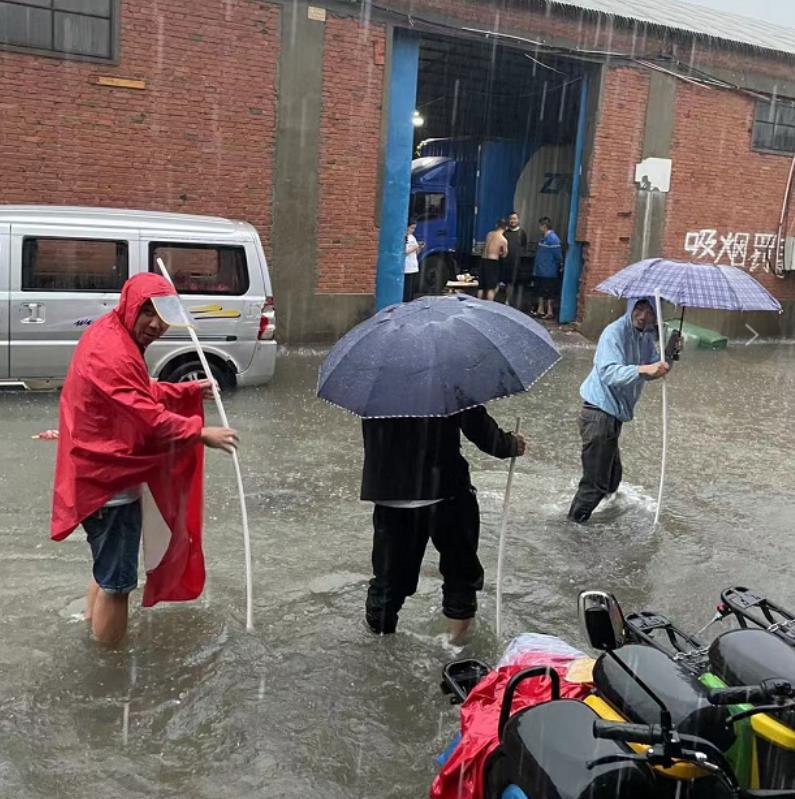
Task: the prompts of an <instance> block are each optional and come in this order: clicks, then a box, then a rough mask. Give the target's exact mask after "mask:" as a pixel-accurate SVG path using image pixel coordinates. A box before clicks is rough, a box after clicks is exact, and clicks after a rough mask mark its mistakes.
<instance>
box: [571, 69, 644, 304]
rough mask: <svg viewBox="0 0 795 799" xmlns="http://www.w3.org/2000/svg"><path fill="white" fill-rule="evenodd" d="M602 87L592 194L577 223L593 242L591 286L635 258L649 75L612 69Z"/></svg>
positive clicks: (588, 255) (587, 281)
mask: <svg viewBox="0 0 795 799" xmlns="http://www.w3.org/2000/svg"><path fill="white" fill-rule="evenodd" d="M602 91H603V94H602V96H601V98H600V101H599V106H600V117H599V121H598V126H597V128H596V137H595V141H594V149H593V156H592V158H591V165H590V170H589V172H588V176H587V178H588V179H587V188H588V194H587V196H585V197H583V199H582V201H581V203H580V216H579V220H578V222H579V224H578V229H577V239H578V240H579V241H584V242H587V245H588V246H587V247H585V250H584V261H585V268H584V276H583V288H584V291H585V292H589V291H591V290H592V289H593V287H594V286H595V285H596V284H597V283H599V282H600V281H601V280H604V279H605V278H606V277H609V276H610V275H612V274H613V273H614V272H615V271H616V270H617V269H620V268H621V267H623V266H626V265H627V264H628V263H629V257H630V246H631V238H632V231H633V227H634V224H635V220H634V213H635V197H636V194H637V191H636V187H635V183H634V181H635V164H636V163H637V162H638V161H639V160H640V156H641V148H642V145H643V134H644V129H645V125H646V103H647V100H648V96H649V76H648V74H647V73H646V72H643V71H641V70H638V69H629V68H618V69H611V70H610V71H609V72H608V73H607V77H606V79H605V81H604V85H603V87H602ZM583 293H584V292H583Z"/></svg>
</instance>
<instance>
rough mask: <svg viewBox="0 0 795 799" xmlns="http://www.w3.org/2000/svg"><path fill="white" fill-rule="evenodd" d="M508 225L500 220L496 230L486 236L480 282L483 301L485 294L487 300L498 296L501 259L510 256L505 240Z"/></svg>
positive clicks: (479, 291)
mask: <svg viewBox="0 0 795 799" xmlns="http://www.w3.org/2000/svg"><path fill="white" fill-rule="evenodd" d="M507 227H508V223H507V222H506V221H505V220H504V219H498V220H497V225H496V227H495V228H494V230H492V231H490V232H489V234H488V235H487V236H486V244H485V245H484V247H483V256H482V257H481V259H480V280H479V286H478V297H479V298H480V299H483V295H484V293H485V296H486V299H487V300H493V299H494V297H495V296H496V295H497V286H498V285H499V282H500V259H501V258H505V256H506V255H507V254H508V239H506V238H505V229H506V228H507Z"/></svg>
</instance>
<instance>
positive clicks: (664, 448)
mask: <svg viewBox="0 0 795 799" xmlns="http://www.w3.org/2000/svg"><path fill="white" fill-rule="evenodd" d="M654 301H655V304H656V306H657V331H658V333H659V336H660V360H661V361H662V360H665V326H664V324H663V318H662V302H661V300H660V290H659V289H655V290H654ZM667 389H668V385H667V383H666V382H665V378H664V377H663V382H662V463H661V464H660V490H659V491H658V492H657V510H656V512H655V514H654V526H655V527H657V524H658V522H659V521H660V511H661V510H662V498H663V488H664V486H665V461H666V458H667V456H668V390H667Z"/></svg>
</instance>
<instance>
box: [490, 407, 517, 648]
mask: <svg viewBox="0 0 795 799" xmlns="http://www.w3.org/2000/svg"><path fill="white" fill-rule="evenodd" d="M521 423H522V420H521V418H520V417H518V416H517V417H516V427H515V428H514V435H515V436H517V435H519V427H520V425H521ZM515 467H516V455H514V456H513V457H512V458H511V465H510V467H509V468H508V482H507V483H506V484H505V499H504V500H503V503H502V518H501V519H500V540H499V545H498V547H497V620H496V629H497V637H498V638H499V637H500V636H501V635H502V563H503V556H504V554H505V530H506V528H507V526H508V505H509V504H510V502H511V485H512V483H513V473H514V469H515Z"/></svg>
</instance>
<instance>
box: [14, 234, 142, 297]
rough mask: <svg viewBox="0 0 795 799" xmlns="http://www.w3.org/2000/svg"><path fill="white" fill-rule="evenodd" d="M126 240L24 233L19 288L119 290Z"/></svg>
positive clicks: (125, 268)
mask: <svg viewBox="0 0 795 799" xmlns="http://www.w3.org/2000/svg"><path fill="white" fill-rule="evenodd" d="M127 250H128V247H127V242H126V241H112V240H109V239H61V238H44V237H41V238H38V237H28V236H26V237H25V238H24V239H23V241H22V290H23V291H99V292H108V291H113V292H115V291H121V287H122V285H123V284H124V281H125V280H127V273H128V262H127Z"/></svg>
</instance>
